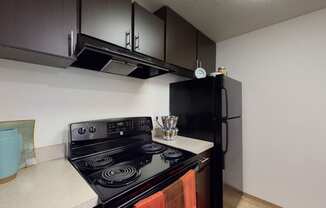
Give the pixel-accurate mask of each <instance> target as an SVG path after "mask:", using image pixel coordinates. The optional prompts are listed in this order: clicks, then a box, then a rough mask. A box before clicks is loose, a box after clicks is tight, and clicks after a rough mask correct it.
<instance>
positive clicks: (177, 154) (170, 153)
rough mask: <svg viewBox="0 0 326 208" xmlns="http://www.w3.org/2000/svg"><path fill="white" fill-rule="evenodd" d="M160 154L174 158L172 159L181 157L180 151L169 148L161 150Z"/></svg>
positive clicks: (166, 157) (170, 158)
mask: <svg viewBox="0 0 326 208" xmlns="http://www.w3.org/2000/svg"><path fill="white" fill-rule="evenodd" d="M162 155H163V157H164V158H165V159H167V160H174V159H179V158H181V157H182V152H180V151H179V150H174V149H169V150H167V151H165V152H163V154H162Z"/></svg>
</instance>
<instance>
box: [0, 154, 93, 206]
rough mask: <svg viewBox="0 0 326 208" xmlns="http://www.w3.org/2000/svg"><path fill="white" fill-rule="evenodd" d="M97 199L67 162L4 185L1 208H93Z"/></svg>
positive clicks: (37, 167) (22, 172)
mask: <svg viewBox="0 0 326 208" xmlns="http://www.w3.org/2000/svg"><path fill="white" fill-rule="evenodd" d="M97 199H98V198H97V195H96V193H95V192H94V191H93V190H92V189H91V187H90V186H89V185H88V184H87V182H86V181H85V180H84V179H83V178H82V177H81V176H80V175H79V173H78V172H77V171H76V170H75V169H74V167H72V165H71V164H70V163H69V161H67V160H65V159H58V160H51V161H48V162H43V163H40V164H37V165H35V166H32V167H29V168H25V169H22V170H20V171H19V172H18V174H17V178H16V179H14V180H13V181H10V182H8V183H6V184H1V185H0V208H45V207H46V208H58V207H60V208H90V207H94V206H95V205H96V204H97Z"/></svg>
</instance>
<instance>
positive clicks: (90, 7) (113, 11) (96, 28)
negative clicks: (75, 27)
mask: <svg viewBox="0 0 326 208" xmlns="http://www.w3.org/2000/svg"><path fill="white" fill-rule="evenodd" d="M131 12H132V10H131V0H82V1H81V33H83V34H86V35H89V36H92V37H95V38H98V39H101V40H104V41H106V42H110V43H113V44H115V45H118V46H121V47H124V48H128V49H131V44H129V43H130V42H131V41H130V38H131V36H130V35H131Z"/></svg>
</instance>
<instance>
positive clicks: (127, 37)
mask: <svg viewBox="0 0 326 208" xmlns="http://www.w3.org/2000/svg"><path fill="white" fill-rule="evenodd" d="M129 47H130V32H126V48H129Z"/></svg>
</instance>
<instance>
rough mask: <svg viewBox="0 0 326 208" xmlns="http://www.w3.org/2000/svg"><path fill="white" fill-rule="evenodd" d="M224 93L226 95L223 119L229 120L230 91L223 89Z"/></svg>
mask: <svg viewBox="0 0 326 208" xmlns="http://www.w3.org/2000/svg"><path fill="white" fill-rule="evenodd" d="M222 91H224V94H225V114H226V115H225V116H224V117H223V119H224V120H225V119H228V118H229V96H228V90H227V89H226V88H225V87H223V88H222Z"/></svg>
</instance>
